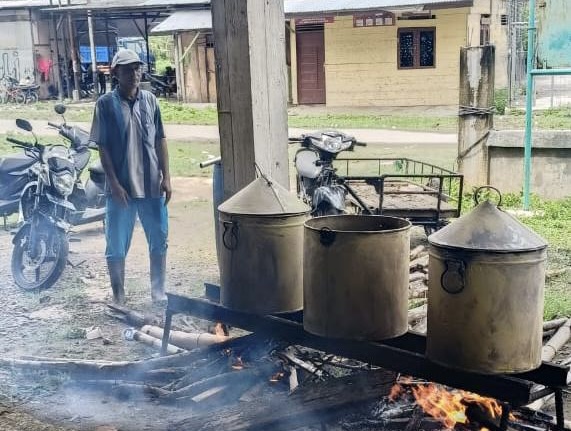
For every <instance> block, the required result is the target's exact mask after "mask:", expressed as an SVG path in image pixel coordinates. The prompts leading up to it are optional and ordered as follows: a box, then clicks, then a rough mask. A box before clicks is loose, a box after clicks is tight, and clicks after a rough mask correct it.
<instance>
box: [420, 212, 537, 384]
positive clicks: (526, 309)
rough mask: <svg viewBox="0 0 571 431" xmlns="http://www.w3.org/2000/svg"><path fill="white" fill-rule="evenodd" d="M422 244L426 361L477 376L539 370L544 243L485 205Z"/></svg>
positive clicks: (510, 218)
mask: <svg viewBox="0 0 571 431" xmlns="http://www.w3.org/2000/svg"><path fill="white" fill-rule="evenodd" d="M428 241H429V242H430V254H429V288H428V328H427V351H426V354H427V357H428V358H429V359H430V360H432V361H434V362H438V363H440V364H443V365H446V366H449V367H452V368H456V369H461V370H465V371H471V372H475V373H481V374H499V373H519V372H524V371H529V370H532V369H535V368H537V367H539V366H540V365H541V341H542V323H543V290H544V284H545V261H546V248H547V244H546V242H545V241H544V240H543V239H542V238H541V237H539V236H538V235H537V234H536V233H534V232H533V231H531V230H530V229H528V228H527V227H526V226H524V225H523V224H521V223H520V222H519V221H517V220H516V219H515V218H514V217H512V216H511V215H510V214H508V213H506V212H505V211H502V210H501V209H499V208H498V207H497V206H496V205H495V204H493V203H491V202H489V201H485V202H483V203H481V204H479V205H478V206H477V207H476V208H475V209H474V210H473V211H472V212H470V213H469V214H468V215H466V216H464V217H461V218H460V219H458V220H457V221H455V222H454V223H452V224H450V225H448V226H447V227H445V228H443V229H442V230H440V231H438V232H436V233H434V234H432V235H431V236H430V237H429V238H428Z"/></svg>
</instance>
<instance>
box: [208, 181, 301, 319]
mask: <svg viewBox="0 0 571 431" xmlns="http://www.w3.org/2000/svg"><path fill="white" fill-rule="evenodd" d="M218 211H219V230H220V236H221V242H222V246H221V247H220V281H221V283H220V284H221V286H220V301H221V304H222V305H223V306H225V307H228V308H231V309H234V310H237V311H243V312H248V313H255V314H271V313H281V312H291V311H298V310H301V309H302V308H303V292H302V290H303V278H302V267H303V264H302V260H303V222H304V221H305V220H306V219H307V218H308V217H309V211H310V208H309V207H308V206H307V205H305V204H304V203H303V202H301V201H300V200H298V198H297V197H296V196H295V195H294V194H292V193H290V192H289V191H288V190H286V189H285V188H283V187H282V186H280V185H279V184H277V183H274V182H272V181H271V180H269V179H267V178H258V179H256V180H255V181H253V182H252V183H250V184H249V185H248V186H246V187H245V188H243V189H242V190H240V191H239V192H238V193H236V194H235V195H234V196H232V197H231V198H230V199H228V200H227V201H225V202H224V203H222V204H221V205H220V206H219V207H218Z"/></svg>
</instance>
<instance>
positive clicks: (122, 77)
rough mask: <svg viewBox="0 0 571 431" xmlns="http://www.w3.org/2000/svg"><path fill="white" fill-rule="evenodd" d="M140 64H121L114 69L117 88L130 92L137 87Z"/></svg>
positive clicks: (140, 70) (139, 78)
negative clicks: (117, 82) (117, 83)
mask: <svg viewBox="0 0 571 431" xmlns="http://www.w3.org/2000/svg"><path fill="white" fill-rule="evenodd" d="M141 73H142V69H141V64H140V63H131V64H121V65H119V66H117V67H116V69H115V76H116V77H117V81H119V86H120V87H121V88H124V89H125V90H130V89H133V88H136V87H138V86H139V83H140V82H141Z"/></svg>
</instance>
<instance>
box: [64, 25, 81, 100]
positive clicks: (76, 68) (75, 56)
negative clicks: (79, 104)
mask: <svg viewBox="0 0 571 431" xmlns="http://www.w3.org/2000/svg"><path fill="white" fill-rule="evenodd" d="M67 29H68V32H69V44H70V54H71V62H72V67H73V83H74V87H75V88H74V89H73V92H72V94H73V100H74V101H78V100H79V95H80V90H81V88H80V87H81V78H80V77H81V71H80V64H79V52H78V47H77V44H76V42H75V26H74V24H73V21H72V19H71V15H70V14H68V15H67Z"/></svg>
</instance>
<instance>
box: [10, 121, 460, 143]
mask: <svg viewBox="0 0 571 431" xmlns="http://www.w3.org/2000/svg"><path fill="white" fill-rule="evenodd" d="M31 123H32V126H33V127H34V131H35V132H36V134H38V135H43V136H46V135H55V134H57V132H56V131H55V130H54V129H51V128H49V127H48V126H47V122H46V121H41V120H38V121H32V122H31ZM73 124H77V125H79V126H81V127H83V128H85V129H88V130H89V127H90V126H89V123H73ZM165 128H166V134H167V137H168V139H171V140H193V141H197V140H199V141H204V140H206V141H213V140H218V139H219V135H218V126H191V125H185V124H167V125H166V126H165ZM15 130H17V128H16V122H15V120H2V119H0V133H6V132H10V131H15ZM342 130H343V131H344V132H345V133H348V134H350V135H353V136H355V138H357V140H358V141H361V142H367V143H370V144H418V143H424V144H453V145H455V144H456V143H457V135H456V133H429V132H405V131H400V130H386V129H342ZM311 131H312V130H310V129H296V128H291V129H290V130H289V134H290V136H299V135H300V134H302V133H307V132H311Z"/></svg>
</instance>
